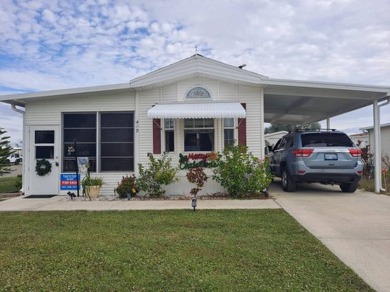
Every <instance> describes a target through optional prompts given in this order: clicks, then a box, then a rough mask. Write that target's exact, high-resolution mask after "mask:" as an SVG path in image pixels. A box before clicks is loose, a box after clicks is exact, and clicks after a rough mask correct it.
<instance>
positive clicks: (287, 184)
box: [282, 168, 297, 192]
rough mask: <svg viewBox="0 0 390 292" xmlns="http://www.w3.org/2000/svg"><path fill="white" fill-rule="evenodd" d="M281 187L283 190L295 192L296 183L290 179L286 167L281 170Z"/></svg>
mask: <svg viewBox="0 0 390 292" xmlns="http://www.w3.org/2000/svg"><path fill="white" fill-rule="evenodd" d="M282 187H283V190H284V191H285V192H295V189H296V187H297V183H296V181H295V180H293V179H292V177H291V176H290V174H289V173H288V171H287V169H286V168H283V170H282Z"/></svg>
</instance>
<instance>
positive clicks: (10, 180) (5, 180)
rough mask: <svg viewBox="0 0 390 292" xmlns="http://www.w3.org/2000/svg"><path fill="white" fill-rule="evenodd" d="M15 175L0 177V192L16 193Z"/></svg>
mask: <svg viewBox="0 0 390 292" xmlns="http://www.w3.org/2000/svg"><path fill="white" fill-rule="evenodd" d="M16 181H17V177H16V176H10V177H0V193H16V192H18V191H19V190H18V188H17V187H16V186H15V183H16Z"/></svg>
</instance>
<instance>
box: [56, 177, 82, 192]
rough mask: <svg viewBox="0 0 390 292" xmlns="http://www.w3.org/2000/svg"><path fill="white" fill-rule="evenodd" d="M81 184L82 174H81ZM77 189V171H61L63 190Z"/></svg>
mask: <svg viewBox="0 0 390 292" xmlns="http://www.w3.org/2000/svg"><path fill="white" fill-rule="evenodd" d="M79 186H80V174H79ZM70 190H74V191H75V190H77V177H76V174H75V173H61V191H70Z"/></svg>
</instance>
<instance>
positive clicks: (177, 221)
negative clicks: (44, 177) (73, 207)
mask: <svg viewBox="0 0 390 292" xmlns="http://www.w3.org/2000/svg"><path fill="white" fill-rule="evenodd" d="M0 242H1V248H0V271H1V272H0V290H7V291H8V290H9V291H13V290H14V291H65V290H78V291H86V290H88V291H104V290H110V291H156V290H157V291H168V290H170V291H195V290H196V291H202V290H205V291H256V290H257V291H287V290H288V291H303V290H305V291H373V290H371V289H370V287H369V286H367V285H366V284H365V283H364V282H363V281H362V280H361V279H360V278H359V277H358V276H357V275H356V274H355V273H354V272H353V271H351V270H350V269H349V268H348V267H346V266H345V265H344V264H343V263H341V262H340V261H339V260H338V259H337V258H336V257H335V256H334V255H333V254H332V253H331V252H329V251H328V250H327V248H325V247H324V246H323V245H322V244H321V243H320V242H319V241H318V240H317V239H316V238H314V237H313V236H312V235H310V234H309V233H308V232H307V231H306V230H305V229H304V228H302V227H301V226H300V225H299V224H298V223H297V222H296V221H295V220H294V219H293V218H292V217H290V216H289V215H288V214H287V213H286V212H285V211H283V210H251V211H245V210H218V211H215V210H213V211H203V210H202V211H196V212H193V211H189V210H182V211H122V212H20V213H17V212H12V213H11V212H6V213H0Z"/></svg>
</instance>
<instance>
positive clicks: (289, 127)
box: [264, 123, 321, 134]
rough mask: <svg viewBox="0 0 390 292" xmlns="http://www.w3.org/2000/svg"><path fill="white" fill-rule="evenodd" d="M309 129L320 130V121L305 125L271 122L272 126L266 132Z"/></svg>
mask: <svg viewBox="0 0 390 292" xmlns="http://www.w3.org/2000/svg"><path fill="white" fill-rule="evenodd" d="M301 128H302V129H308V130H319V129H321V124H320V123H311V124H308V125H305V126H300V125H286V124H277V123H271V126H269V127H267V128H265V130H264V133H265V134H268V133H275V132H279V131H287V132H291V131H294V130H295V129H301Z"/></svg>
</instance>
